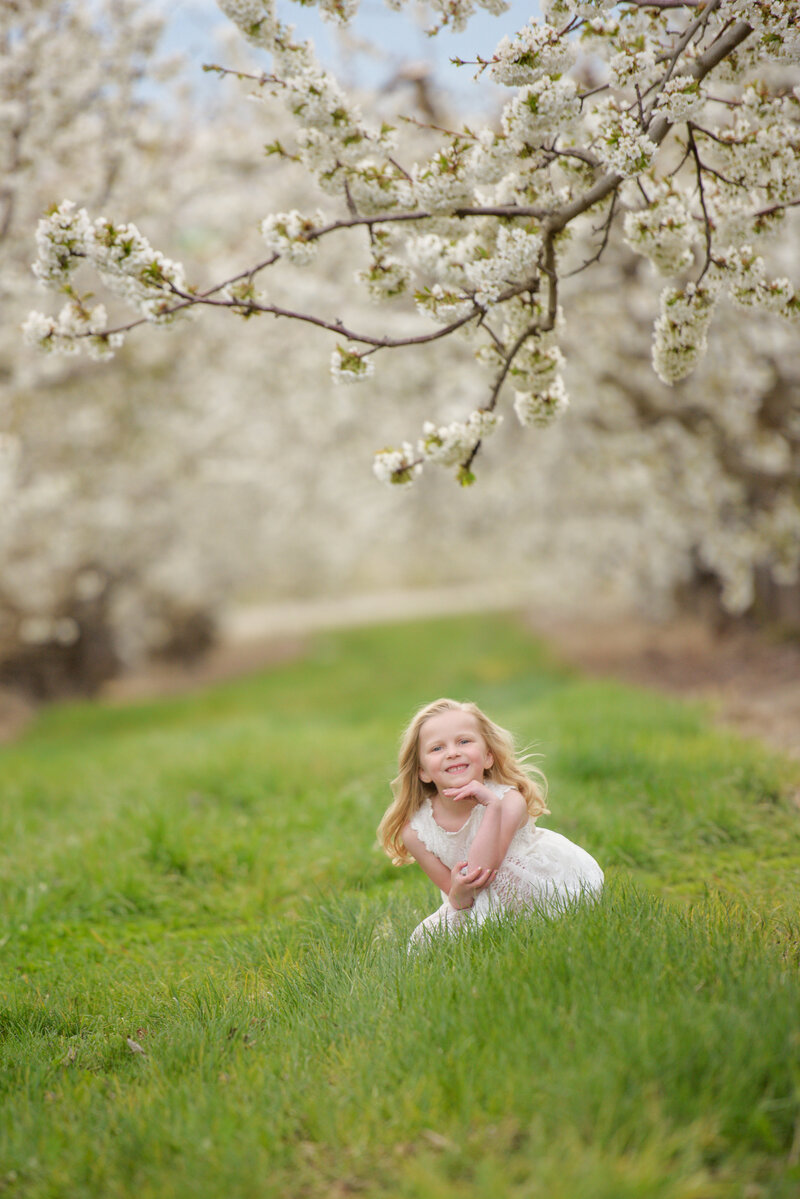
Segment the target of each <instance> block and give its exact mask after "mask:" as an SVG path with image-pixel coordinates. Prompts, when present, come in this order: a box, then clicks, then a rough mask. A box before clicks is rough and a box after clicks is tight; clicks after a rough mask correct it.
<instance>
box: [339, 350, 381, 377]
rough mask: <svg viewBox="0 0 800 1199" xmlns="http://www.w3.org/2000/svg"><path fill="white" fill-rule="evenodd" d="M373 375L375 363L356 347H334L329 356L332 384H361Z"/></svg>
mask: <svg viewBox="0 0 800 1199" xmlns="http://www.w3.org/2000/svg"><path fill="white" fill-rule="evenodd" d="M374 373H375V363H374V361H373V359H372V358H367V357H366V356H365V354H364V352H363V350H359V349H358V347H357V346H351V345H346V346H336V348H335V349H334V351H333V353H332V354H331V376H332V378H333V381H334V383H363V382H364V380H365V379H369V378H370V376H371V375H373V374H374Z"/></svg>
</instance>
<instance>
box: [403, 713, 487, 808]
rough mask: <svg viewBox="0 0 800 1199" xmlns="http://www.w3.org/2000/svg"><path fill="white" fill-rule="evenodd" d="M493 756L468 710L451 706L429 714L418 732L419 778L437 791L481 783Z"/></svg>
mask: <svg viewBox="0 0 800 1199" xmlns="http://www.w3.org/2000/svg"><path fill="white" fill-rule="evenodd" d="M493 761H494V758H493V757H492V754H491V752H490V750H489V747H488V745H487V744H486V741H485V740H484V737H483V734H482V733H481V731H480V727H479V725H478V721H477V718H476V717H475V716H473V714H472V713H471V712H462V711H461V710H460V709H453V710H452V711H448V712H440V713H439V714H438V715H436V716H431V717H429V719H428V720H426V721H425V723H424V724H423V726H422V728H421V729H420V731H419V777H420V779H421V780H422V782H423V783H433V784H434V785H435V787H436V789H437V791H439V792H442V791H445V790H446V789H447V788H449V787H463V786H464V784H465V783H470V782H472V781H473V780H476V781H477V782H482V780H483V776H484V774H485V772H486V771H487V770H488V769H489V767H490V766H491V765H492V763H493Z"/></svg>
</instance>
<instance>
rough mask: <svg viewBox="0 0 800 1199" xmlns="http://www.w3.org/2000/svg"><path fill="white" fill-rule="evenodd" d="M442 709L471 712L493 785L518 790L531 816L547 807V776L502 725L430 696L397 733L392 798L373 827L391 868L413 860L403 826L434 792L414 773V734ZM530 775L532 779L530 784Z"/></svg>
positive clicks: (416, 768)
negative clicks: (488, 755) (399, 735)
mask: <svg viewBox="0 0 800 1199" xmlns="http://www.w3.org/2000/svg"><path fill="white" fill-rule="evenodd" d="M442 712H468V713H469V714H470V715H471V716H474V717H475V720H476V721H477V724H478V728H479V730H480V733H481V736H482V737H483V739H484V741H485V742H486V745H487V748H488V749H489V752H490V753H491V755H492V758H493V759H494V761H493V762H492V765H491V766H490V767H489V769H488V770H487V772H486V777H487V778H489V779H490V780H492V781H493V782H495V783H507V784H509V785H510V786H512V787H514V788H515V789H516V790H517V791H519V793H520V795H522V797H523V799H524V800H525V802H526V804H527V805H528V811H529V813H530V814H531V816H532V817H533V818H534V819H535V818H536V817H537V816H541V815H543V814H544V813H545V812H548V811H549V808H548V807H547V806H546V804H545V799H546V797H547V779H546V778H545V777H544V775H543V774H542V772H541V770H538V769H537V768H536V767H535V766H533V765H531V763H530V762H529V760H528V757H527V755H526V754H520V753H519V752H518V751H517V749H516V747H515V745H514V738H513V737H512V735H511V733H509V732H508V730H507V729H504V728H501V727H500V725H499V724H495V723H494V721H493V720H490V719H489V717H488V716H486V715H485V713H484V712H482V711H481V710H480V708H479V707H478V706H477V704H472V703H459V701H458V700H455V699H436V700H434V701H433V703H432V704H426V705H425V707H424V708H420V710H419V711H418V712H417V713H416V714H415V716H414V718H413V719H412V721H411V723H410V724H409V726H408V728H407V729H406V731H405V733H404V734H403V738H402V740H401V742H400V753H399V755H398V764H399V767H400V769H399V773H398V775H397V778H395V779H392V793H393V795H394V800H393V802H392V803H391V804H390V805H389V807H388V808H387V809H386V812H385V813H384V816H383V820H381V822H380V824H379V825H378V840H379V841H380V843H381V845H382V846H383V848H384V850H385V851H386V853H387V854H388V855H389V857H390V858H391V859H392V861H393V862H394V864H395V866H402V865H404V864H405V863H407V862H411V861H413V858H412V857H411V854H410V853H409V852H408V850H407V849H406V847H405V845H404V844H403V829H404V828H405V826H406V825H407V824H408V822H409V820H410V819H411V817H412V816H413V815H414V813H415V812H416V811H417V810H418V809H419V808H420V807H421V806H422V804H423V803H424V801H425V799H426V797H427V796H431V795H433V794H435V792H436V787H435V785H434V784H433V783H423V781H422V779H421V778H420V777H419V769H420V762H419V737H420V733H421V731H422V726H423V725H424V724H425V721H426V720H430V718H431V717H432V716H439V715H440V714H441V713H442ZM532 775H534V776H535V777H536V781H535V782H534V779H533V778H532V777H531V776H532Z"/></svg>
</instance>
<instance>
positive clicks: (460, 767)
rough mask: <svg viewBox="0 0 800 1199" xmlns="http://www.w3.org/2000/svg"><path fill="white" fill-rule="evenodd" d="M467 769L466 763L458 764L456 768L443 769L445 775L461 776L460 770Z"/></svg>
mask: <svg viewBox="0 0 800 1199" xmlns="http://www.w3.org/2000/svg"><path fill="white" fill-rule="evenodd" d="M468 769H469V767H468V766H467V764H466V762H464V763H459V764H458V766H447V767H446V768H445V774H461V771H462V770H468Z"/></svg>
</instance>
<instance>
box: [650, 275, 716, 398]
mask: <svg viewBox="0 0 800 1199" xmlns="http://www.w3.org/2000/svg"><path fill="white" fill-rule="evenodd" d="M714 303H715V297H714V295H713V294H712V292H711V291H710V290H709V288H707V287H695V285H694V284H693V283H690V284H689V285H688V286H687V287H686V288H684V289H683V290H682V291H681V290H677V289H676V288H670V287H667V288H665V289H664V291H663V292H662V293H661V315H660V316H659V318H658V320H657V321H656V324H655V330H654V337H653V366H654V368H655V371H656V374H657V375H658V377H659V378H660V379H663V381H664V382H665V383H676V382H677V381H678V380H679V379H683V378H684V377H685V376H686V375H688V374H689V372H690V371H691V370H693V369H694V367H695V366H696V364H697V362H698V361H699V359H700V358H702V356H703V354H705V352H706V347H707V344H708V342H707V333H708V326H709V324H710V323H711V317H712V315H713V312H714Z"/></svg>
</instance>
